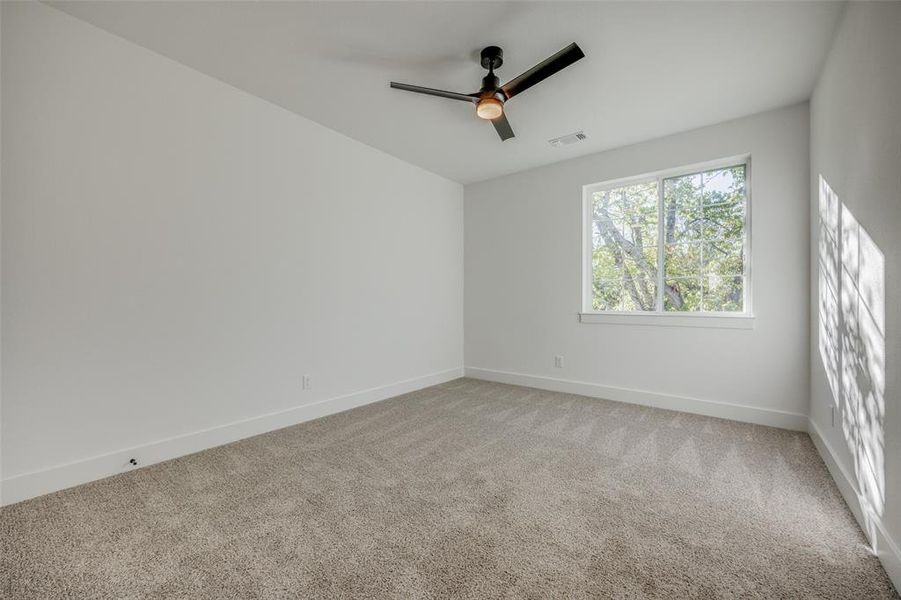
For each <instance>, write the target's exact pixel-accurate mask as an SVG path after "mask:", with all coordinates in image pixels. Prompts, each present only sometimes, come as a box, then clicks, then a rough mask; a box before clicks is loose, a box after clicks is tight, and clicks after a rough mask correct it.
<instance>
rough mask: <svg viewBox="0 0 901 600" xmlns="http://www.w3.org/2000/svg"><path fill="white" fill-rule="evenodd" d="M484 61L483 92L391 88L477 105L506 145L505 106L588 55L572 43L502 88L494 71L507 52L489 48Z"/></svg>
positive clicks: (508, 130)
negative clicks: (485, 73)
mask: <svg viewBox="0 0 901 600" xmlns="http://www.w3.org/2000/svg"><path fill="white" fill-rule="evenodd" d="M481 57H482V60H481V63H482V68H484V69H488V74H487V75H486V76H485V77H484V79H482V89H480V90H479V91H478V92H475V93H473V94H460V93H457V92H446V91H444V90H436V89H432V88H427V87H421V86H418V85H409V84H406V83H397V82H394V81H392V82H391V87H393V88H395V89H398V90H406V91H408V92H417V93H419V94H428V95H430V96H440V97H441V98H450V99H451V100H463V101H464V102H472V103H473V104H475V105H476V114H477V115H478V116H479V117H481V118H483V119H486V120H489V121H491V123H492V125H494V129H495V130H496V131H497V134H498V135H499V136H501V141H504V140H508V139H510V138H512V137H513V128H512V127H510V123H509V121H507V115H505V114H504V103H505V102H507V100H509V99H510V98H512V97H513V96H515V95H517V94H519V93H521V92H524V91H526V90H527V89H529V88H530V87H532V86H533V85H535V84H536V83H540V82H541V81H543V80H545V79H547V78H548V77H550V76H551V75H553V74H554V73H556V72H557V71H561V70H563V69H565V68H566V67H568V66H569V65H571V64H573V63H574V62H576V61H577V60H579V59H581V58H584V57H585V53H584V52H582V49H581V48H579V46H578V45H576V44H575V43H572V44H570V45H569V46H567V47H566V48H564V49H563V50H561V51H560V52H558V53H556V54H554V55H553V56H551V57H550V58H547V59H545V60H543V61H541V62H540V63H538V64H537V65H535V66H534V67H532V68H531V69H529V70H528V71H526V72H525V73H523V74H521V75H520V76H519V77H514V78H513V79H511V80H510V81H508V82H507V83H505V84H504V85H500V79H498V77H497V75H495V74H494V70H495V69H498V68H500V66H501V65H502V64H504V51H503V50H501V49H500V48H498V47H497V46H488V47H487V48H483V49H482V54H481Z"/></svg>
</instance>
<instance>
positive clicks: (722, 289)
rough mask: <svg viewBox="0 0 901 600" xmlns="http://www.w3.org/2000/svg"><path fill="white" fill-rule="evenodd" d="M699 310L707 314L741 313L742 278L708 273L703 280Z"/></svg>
mask: <svg viewBox="0 0 901 600" xmlns="http://www.w3.org/2000/svg"><path fill="white" fill-rule="evenodd" d="M703 283H704V289H703V290H702V292H703V301H702V308H701V310H705V311H707V312H735V311H741V307H742V302H743V299H744V277H742V276H741V275H722V274H720V273H710V274H708V275H707V276H706V277H704V279H703Z"/></svg>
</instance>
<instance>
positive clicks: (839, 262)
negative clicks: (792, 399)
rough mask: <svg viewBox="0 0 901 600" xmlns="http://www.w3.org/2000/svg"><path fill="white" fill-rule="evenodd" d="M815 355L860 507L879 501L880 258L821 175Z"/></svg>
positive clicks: (876, 507)
mask: <svg viewBox="0 0 901 600" xmlns="http://www.w3.org/2000/svg"><path fill="white" fill-rule="evenodd" d="M819 215H820V234H819V238H820V239H819V256H818V261H819V281H820V285H819V347H820V358H821V359H822V361H823V366H824V368H825V369H826V377H827V379H828V380H829V386H830V389H831V391H832V400H833V402H835V405H836V408H837V410H838V411H839V414H840V415H841V426H842V434H843V436H844V438H845V442H846V443H847V446H848V449H849V450H850V452H851V455H852V457H853V458H854V471H855V476H856V478H857V484H858V493H859V494H860V496H861V500H862V501H864V503H865V507H866V508H867V510H869V511H872V512H873V513H875V514H876V515H881V514H882V512H883V508H884V504H885V429H884V420H885V256H884V255H883V253H882V251H881V250H880V249H879V247H878V246H876V244H875V243H874V242H873V239H872V238H871V237H870V236H869V234H868V233H867V231H866V229H864V228H863V227H862V226H861V225H860V223H858V221H857V219H856V218H855V217H854V214H853V213H851V211H850V210H849V209H848V207H847V206H845V205H844V204H843V203H842V202H840V201H839V198H838V196H837V195H836V194H835V192H833V191H832V189H831V188H830V187H829V184H828V183H827V182H826V180H825V179H823V177H822V175H821V176H820V187H819Z"/></svg>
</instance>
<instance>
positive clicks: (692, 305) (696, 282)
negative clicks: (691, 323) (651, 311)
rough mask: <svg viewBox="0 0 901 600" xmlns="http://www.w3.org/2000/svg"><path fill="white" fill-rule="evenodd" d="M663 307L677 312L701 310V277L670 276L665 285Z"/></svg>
mask: <svg viewBox="0 0 901 600" xmlns="http://www.w3.org/2000/svg"><path fill="white" fill-rule="evenodd" d="M663 308H664V310H667V311H677V312H692V311H698V310H701V278H700V277H672V278H670V277H668V278H667V279H666V281H665V283H664V286H663Z"/></svg>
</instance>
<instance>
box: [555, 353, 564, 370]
mask: <svg viewBox="0 0 901 600" xmlns="http://www.w3.org/2000/svg"><path fill="white" fill-rule="evenodd" d="M554 366H555V367H557V368H558V369H562V368H563V357H562V356H555V357H554Z"/></svg>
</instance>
